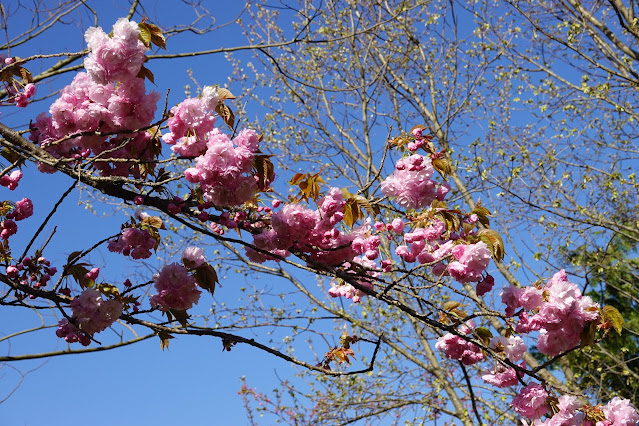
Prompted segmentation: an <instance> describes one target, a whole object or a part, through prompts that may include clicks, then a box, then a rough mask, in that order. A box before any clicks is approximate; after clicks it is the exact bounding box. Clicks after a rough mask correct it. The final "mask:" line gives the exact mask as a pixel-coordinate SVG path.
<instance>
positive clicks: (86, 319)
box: [71, 288, 122, 335]
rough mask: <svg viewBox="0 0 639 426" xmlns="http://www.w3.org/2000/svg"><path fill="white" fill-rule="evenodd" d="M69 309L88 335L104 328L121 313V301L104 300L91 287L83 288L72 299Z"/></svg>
mask: <svg viewBox="0 0 639 426" xmlns="http://www.w3.org/2000/svg"><path fill="white" fill-rule="evenodd" d="M71 309H72V311H73V318H74V319H75V320H76V321H77V324H78V325H79V326H80V329H81V330H82V331H84V332H85V333H87V334H89V335H93V334H95V333H99V332H101V331H104V330H106V329H107V328H108V327H110V326H111V324H113V323H114V322H115V321H116V320H117V319H118V318H119V317H120V315H122V303H120V302H119V301H117V300H113V299H109V300H104V299H103V298H102V294H101V293H100V292H99V291H98V290H96V289H93V288H87V289H85V290H83V291H82V293H80V295H79V296H78V297H76V298H75V299H73V300H72V301H71Z"/></svg>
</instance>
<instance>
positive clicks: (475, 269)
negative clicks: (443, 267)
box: [448, 241, 491, 283]
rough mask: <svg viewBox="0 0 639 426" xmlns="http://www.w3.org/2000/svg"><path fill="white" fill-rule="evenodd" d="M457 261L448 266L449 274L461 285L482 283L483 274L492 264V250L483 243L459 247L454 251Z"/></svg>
mask: <svg viewBox="0 0 639 426" xmlns="http://www.w3.org/2000/svg"><path fill="white" fill-rule="evenodd" d="M452 253H453V256H455V258H456V259H457V261H453V262H451V263H450V264H449V265H448V272H449V274H450V275H451V276H452V277H453V278H455V279H456V280H457V281H459V282H460V283H468V282H478V281H481V279H482V278H483V277H482V272H484V271H485V270H486V268H487V267H488V263H489V262H490V257H491V254H490V250H488V246H487V245H486V243H484V242H483V241H480V242H478V243H475V244H469V245H457V246H455V247H454V248H453V249H452Z"/></svg>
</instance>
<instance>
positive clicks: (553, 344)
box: [501, 269, 599, 356]
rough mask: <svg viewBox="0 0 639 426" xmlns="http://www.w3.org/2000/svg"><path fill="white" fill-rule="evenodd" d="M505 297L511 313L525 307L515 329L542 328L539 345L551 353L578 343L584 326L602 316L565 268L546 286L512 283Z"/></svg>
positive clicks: (524, 331) (508, 312)
mask: <svg viewBox="0 0 639 426" xmlns="http://www.w3.org/2000/svg"><path fill="white" fill-rule="evenodd" d="M501 298H502V302H503V303H504V304H506V306H507V308H506V313H507V314H508V315H511V316H512V315H514V312H515V310H516V309H518V308H523V309H522V310H521V311H520V312H519V321H518V322H517V324H516V326H515V331H517V332H519V333H529V332H532V331H539V337H538V338H537V349H539V351H540V352H541V353H544V354H546V355H550V356H554V355H557V354H559V353H561V352H563V351H566V350H568V349H572V348H574V347H575V346H578V345H579V342H580V340H581V337H580V335H581V332H582V331H583V329H584V327H585V326H586V325H587V324H588V323H589V322H591V321H594V320H596V319H598V318H599V305H598V304H596V303H594V302H593V301H592V299H591V298H590V297H588V296H582V295H581V291H580V290H579V287H578V286H577V285H576V284H573V283H571V282H570V281H568V277H567V275H566V271H565V270H563V269H562V270H561V271H559V272H557V273H556V274H555V275H554V276H553V277H552V278H551V279H550V280H548V282H547V284H546V285H545V286H544V287H541V288H539V287H534V286H531V287H525V288H516V287H514V286H512V285H511V286H510V287H507V288H505V289H504V290H503V292H502V296H501ZM529 312H530V313H532V315H530V314H529Z"/></svg>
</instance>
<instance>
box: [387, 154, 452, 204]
mask: <svg viewBox="0 0 639 426" xmlns="http://www.w3.org/2000/svg"><path fill="white" fill-rule="evenodd" d="M433 171H434V169H433V166H432V164H431V160H430V158H429V157H426V156H423V155H420V154H413V155H411V156H410V157H407V158H403V159H401V160H399V161H397V164H396V165H395V172H394V173H393V174H392V175H390V176H389V177H387V178H386V179H385V180H384V181H383V182H382V185H381V190H382V193H383V194H384V195H386V196H387V197H393V198H395V202H396V203H397V204H399V205H400V206H401V207H403V208H405V209H407V210H408V209H422V208H424V207H426V206H427V205H429V204H430V203H432V202H433V200H434V199H435V198H437V199H440V200H441V199H443V198H444V196H445V195H446V193H447V192H448V188H450V187H447V186H444V185H441V186H439V188H438V187H437V184H436V183H435V181H433V180H431V176H432V175H433Z"/></svg>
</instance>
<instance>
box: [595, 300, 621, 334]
mask: <svg viewBox="0 0 639 426" xmlns="http://www.w3.org/2000/svg"><path fill="white" fill-rule="evenodd" d="M601 311H602V316H603V319H604V321H606V322H608V323H610V325H611V326H612V328H614V329H615V331H616V332H617V334H619V335H621V329H622V328H623V323H624V319H623V316H622V315H621V313H620V312H619V310H617V308H615V307H614V306H611V305H606V306H604V307H603V308H602V309H601Z"/></svg>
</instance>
